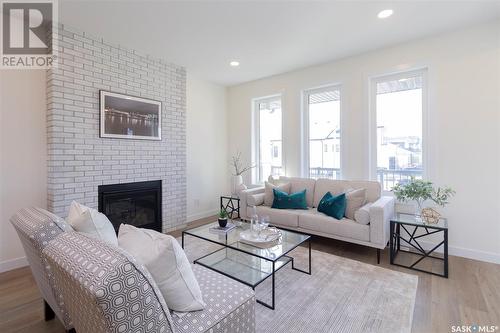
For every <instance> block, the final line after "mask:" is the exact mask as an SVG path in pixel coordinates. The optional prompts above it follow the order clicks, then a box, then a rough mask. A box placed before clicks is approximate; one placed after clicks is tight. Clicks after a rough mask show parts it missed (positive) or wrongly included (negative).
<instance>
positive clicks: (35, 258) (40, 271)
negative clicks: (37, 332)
mask: <svg viewBox="0 0 500 333" xmlns="http://www.w3.org/2000/svg"><path fill="white" fill-rule="evenodd" d="M10 221H11V223H12V225H13V226H14V228H15V229H16V231H17V234H18V235H19V238H20V239H21V243H22V245H23V248H24V252H26V258H27V259H28V262H29V264H30V268H31V272H32V273H33V276H34V278H35V281H36V284H37V285H38V289H40V293H41V294H42V297H43V298H44V299H45V301H46V302H47V303H48V304H49V305H50V307H51V308H52V310H54V312H55V314H56V315H57V317H58V318H59V320H60V321H61V322H62V323H63V325H64V327H65V328H66V329H70V328H73V324H72V323H71V319H70V317H69V314H68V312H67V311H66V309H65V307H64V304H63V303H62V302H59V301H57V300H60V299H61V298H60V293H59V292H58V291H57V288H55V287H54V286H53V284H52V283H51V280H50V279H49V276H48V274H49V272H48V271H47V269H46V267H45V265H44V264H43V262H42V260H43V259H42V250H43V249H44V248H45V247H46V246H47V245H48V244H49V242H50V241H52V240H53V239H55V238H56V237H57V236H59V235H60V234H62V233H63V232H64V231H67V230H71V227H69V225H68V224H67V223H66V222H65V221H64V220H63V219H61V218H60V217H58V216H56V215H54V214H52V213H50V212H48V211H46V210H44V209H41V208H34V207H33V208H23V209H21V210H20V211H19V212H17V213H16V214H15V215H14V216H12V217H11V219H10Z"/></svg>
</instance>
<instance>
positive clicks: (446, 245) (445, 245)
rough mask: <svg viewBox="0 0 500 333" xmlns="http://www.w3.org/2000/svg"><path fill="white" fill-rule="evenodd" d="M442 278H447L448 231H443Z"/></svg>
mask: <svg viewBox="0 0 500 333" xmlns="http://www.w3.org/2000/svg"><path fill="white" fill-rule="evenodd" d="M443 236H444V253H443V254H444V277H445V278H448V229H446V230H444V235H443Z"/></svg>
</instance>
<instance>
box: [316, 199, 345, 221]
mask: <svg viewBox="0 0 500 333" xmlns="http://www.w3.org/2000/svg"><path fill="white" fill-rule="evenodd" d="M345 208H346V197H345V193H342V194H339V195H335V196H334V195H332V194H331V193H330V192H326V194H325V195H324V196H323V198H322V199H321V201H320V202H319V205H318V212H322V213H324V214H326V215H328V216H331V217H333V218H335V219H338V220H340V219H342V218H343V217H344V215H345Z"/></svg>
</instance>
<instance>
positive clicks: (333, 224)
mask: <svg viewBox="0 0 500 333" xmlns="http://www.w3.org/2000/svg"><path fill="white" fill-rule="evenodd" d="M299 227H300V228H304V229H308V230H311V231H316V232H321V233H325V234H330V235H337V236H340V237H345V238H353V239H357V240H361V241H366V242H369V241H370V227H369V226H368V225H363V224H359V223H356V222H354V221H353V220H350V219H347V218H343V219H342V220H340V221H339V220H337V219H334V218H333V217H330V216H327V215H325V214H323V213H320V212H318V211H317V210H316V209H309V210H308V211H307V212H303V213H302V214H300V215H299Z"/></svg>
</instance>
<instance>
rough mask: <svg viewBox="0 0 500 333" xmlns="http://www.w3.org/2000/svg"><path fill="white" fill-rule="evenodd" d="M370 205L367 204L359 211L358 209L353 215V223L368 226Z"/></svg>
mask: <svg viewBox="0 0 500 333" xmlns="http://www.w3.org/2000/svg"><path fill="white" fill-rule="evenodd" d="M371 205H372V203H371V202H369V203H367V204H366V205H364V206H363V207H361V208H360V209H358V210H357V211H356V212H355V213H354V221H356V222H358V223H359V224H365V225H366V224H368V223H370V207H371Z"/></svg>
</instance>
